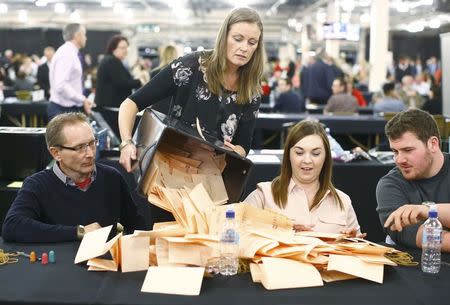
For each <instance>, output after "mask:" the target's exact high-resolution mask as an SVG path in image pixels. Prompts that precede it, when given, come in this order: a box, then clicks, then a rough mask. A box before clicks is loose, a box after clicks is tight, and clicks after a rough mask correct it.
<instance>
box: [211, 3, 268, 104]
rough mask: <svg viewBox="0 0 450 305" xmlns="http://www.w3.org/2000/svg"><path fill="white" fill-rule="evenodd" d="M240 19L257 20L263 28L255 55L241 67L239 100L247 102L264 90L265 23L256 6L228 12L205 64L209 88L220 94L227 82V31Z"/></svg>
mask: <svg viewBox="0 0 450 305" xmlns="http://www.w3.org/2000/svg"><path fill="white" fill-rule="evenodd" d="M240 22H246V23H254V24H256V25H257V26H258V28H259V30H260V31H261V34H260V36H259V41H258V46H257V48H256V50H255V52H254V53H253V56H252V58H251V59H250V61H249V62H248V63H247V64H246V65H245V66H242V67H240V68H239V82H238V90H237V101H236V102H237V103H238V104H247V103H249V102H250V101H251V100H252V98H253V97H254V96H257V95H259V94H260V92H261V79H262V73H263V67H264V55H263V54H264V42H263V25H262V22H261V18H260V17H259V15H258V13H257V12H256V11H255V10H253V9H251V8H246V7H241V8H236V9H234V10H232V11H231V12H230V13H229V14H228V16H227V17H226V18H225V20H224V21H223V23H222V26H221V27H220V30H219V33H218V34H217V38H216V44H215V47H214V50H213V52H212V53H211V55H210V56H208V57H207V58H206V59H205V60H204V61H203V65H204V66H206V73H205V74H206V79H207V81H208V87H209V90H210V91H211V92H212V93H214V94H216V95H221V93H222V91H223V88H224V85H225V71H226V68H227V36H228V32H229V31H230V27H231V26H232V25H233V24H236V23H240Z"/></svg>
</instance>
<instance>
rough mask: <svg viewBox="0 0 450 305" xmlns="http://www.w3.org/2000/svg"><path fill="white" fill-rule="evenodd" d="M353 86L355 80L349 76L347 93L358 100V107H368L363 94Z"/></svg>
mask: <svg viewBox="0 0 450 305" xmlns="http://www.w3.org/2000/svg"><path fill="white" fill-rule="evenodd" d="M353 85H354V80H353V79H352V78H351V77H349V76H347V93H348V94H350V95H352V96H353V97H354V98H355V99H356V101H357V102H358V106H360V107H366V106H367V101H366V99H365V98H364V96H363V94H362V92H361V91H360V90H359V89H358V88H355V87H354V86H353Z"/></svg>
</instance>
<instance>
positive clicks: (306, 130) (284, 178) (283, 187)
mask: <svg viewBox="0 0 450 305" xmlns="http://www.w3.org/2000/svg"><path fill="white" fill-rule="evenodd" d="M310 135H318V136H319V137H320V138H321V139H322V142H323V146H324V148H325V161H324V163H323V166H322V169H321V170H320V175H319V190H318V191H317V193H316V195H315V196H314V200H313V204H312V206H311V209H313V208H314V207H315V206H316V205H318V204H319V202H320V200H321V199H322V198H323V196H325V194H326V192H327V191H328V190H329V191H330V192H331V195H332V196H333V197H334V199H335V202H336V204H338V205H339V206H340V208H341V209H343V208H344V206H343V203H342V200H341V198H340V197H339V195H338V193H337V191H336V189H335V188H334V186H333V183H332V182H331V178H332V172H333V159H332V157H331V148H330V142H328V137H327V134H326V132H325V130H324V129H323V127H322V125H321V124H320V123H319V122H313V121H301V122H299V123H297V124H296V125H294V127H292V128H291V130H290V131H289V133H288V135H287V138H286V144H285V145H284V154H283V163H282V164H281V173H280V175H279V176H278V177H276V178H275V179H273V181H272V186H271V188H272V195H273V199H274V201H275V203H276V204H277V205H278V206H279V207H280V208H285V207H286V204H287V198H288V186H289V183H290V180H291V177H292V164H291V158H290V151H291V148H292V147H293V146H294V145H295V144H297V142H298V141H300V140H301V139H303V138H304V137H306V136H310Z"/></svg>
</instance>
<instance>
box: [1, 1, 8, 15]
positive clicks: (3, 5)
mask: <svg viewBox="0 0 450 305" xmlns="http://www.w3.org/2000/svg"><path fill="white" fill-rule="evenodd" d="M7 13H8V5H6V4H5V3H0V14H7Z"/></svg>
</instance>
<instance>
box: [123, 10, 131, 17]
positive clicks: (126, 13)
mask: <svg viewBox="0 0 450 305" xmlns="http://www.w3.org/2000/svg"><path fill="white" fill-rule="evenodd" d="M124 16H125V18H127V19H133V11H132V10H131V9H126V10H125V11H124Z"/></svg>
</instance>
